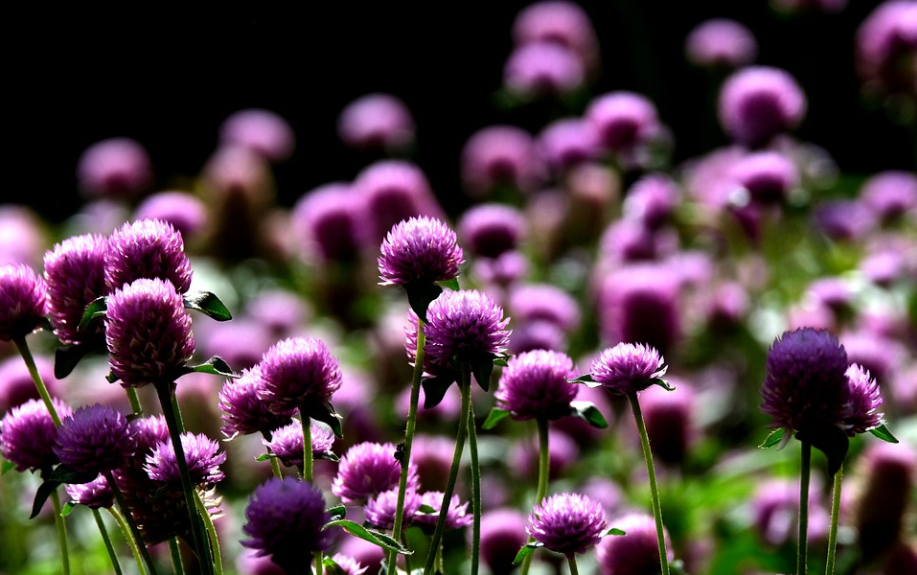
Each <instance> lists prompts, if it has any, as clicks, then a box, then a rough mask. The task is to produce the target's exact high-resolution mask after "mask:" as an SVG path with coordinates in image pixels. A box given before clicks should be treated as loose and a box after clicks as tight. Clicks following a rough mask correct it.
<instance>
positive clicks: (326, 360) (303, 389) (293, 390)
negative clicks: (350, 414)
mask: <svg viewBox="0 0 917 575" xmlns="http://www.w3.org/2000/svg"><path fill="white" fill-rule="evenodd" d="M260 366H261V382H262V383H261V387H260V389H259V390H258V392H257V394H258V397H259V398H260V399H261V400H262V401H265V402H266V403H267V406H268V409H270V410H271V411H273V412H274V413H284V412H288V411H289V410H291V409H297V408H298V409H299V410H300V413H301V414H302V416H303V417H307V416H309V413H310V412H312V411H313V410H315V409H320V408H323V407H324V406H325V405H326V404H327V403H328V402H329V400H330V399H331V396H332V394H334V392H335V391H337V390H338V389H339V388H340V387H341V367H340V364H339V363H338V360H337V359H335V358H334V356H332V355H331V352H330V351H329V350H328V348H327V347H326V346H325V344H324V343H323V342H322V341H320V340H318V339H315V338H302V337H292V338H287V339H284V340H281V341H279V342H277V343H276V344H274V345H273V346H271V348H270V349H269V350H267V351H266V352H265V353H264V357H263V358H262V360H261V363H260Z"/></svg>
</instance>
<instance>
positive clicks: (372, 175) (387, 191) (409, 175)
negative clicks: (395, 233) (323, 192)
mask: <svg viewBox="0 0 917 575" xmlns="http://www.w3.org/2000/svg"><path fill="white" fill-rule="evenodd" d="M353 185H354V189H355V190H356V191H357V193H359V194H360V195H361V196H362V200H361V201H362V203H363V205H365V210H366V212H365V213H367V214H368V215H369V222H368V229H369V237H370V241H373V240H375V241H382V240H383V239H384V238H385V234H386V233H387V232H388V231H389V230H391V229H392V227H393V226H394V225H395V224H397V223H398V222H400V221H402V220H406V219H408V218H413V217H416V216H429V217H434V218H440V219H442V218H443V217H444V216H443V214H442V208H441V207H440V206H439V203H438V202H437V200H436V196H435V195H434V194H433V191H432V190H431V189H430V182H429V181H428V180H427V176H426V174H424V172H423V170H421V169H420V168H419V167H418V166H417V165H415V164H412V163H410V162H406V161H402V160H382V161H379V162H376V163H374V164H370V165H369V166H367V167H366V168H364V169H363V170H362V171H361V172H360V173H359V174H357V177H356V179H355V180H354V182H353Z"/></svg>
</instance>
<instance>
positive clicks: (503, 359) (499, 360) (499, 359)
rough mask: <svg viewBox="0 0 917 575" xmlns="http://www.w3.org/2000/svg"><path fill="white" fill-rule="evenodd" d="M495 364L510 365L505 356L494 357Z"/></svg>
mask: <svg viewBox="0 0 917 575" xmlns="http://www.w3.org/2000/svg"><path fill="white" fill-rule="evenodd" d="M494 365H498V366H500V367H509V363H507V362H506V357H505V356H504V357H497V358H496V359H494Z"/></svg>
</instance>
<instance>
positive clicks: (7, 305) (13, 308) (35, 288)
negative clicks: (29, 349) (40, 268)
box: [0, 264, 47, 341]
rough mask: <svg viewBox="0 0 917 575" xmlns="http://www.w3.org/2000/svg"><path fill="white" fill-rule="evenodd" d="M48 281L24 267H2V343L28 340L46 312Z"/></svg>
mask: <svg viewBox="0 0 917 575" xmlns="http://www.w3.org/2000/svg"><path fill="white" fill-rule="evenodd" d="M46 291H47V290H46V288H45V282H44V281H42V279H41V277H39V276H38V275H37V274H36V273H35V272H34V271H33V270H32V268H30V267H29V266H27V265H25V264H9V265H5V266H0V341H11V340H13V339H15V338H21V337H25V336H26V335H27V334H30V333H32V332H33V331H35V330H36V329H38V327H39V325H40V324H41V320H42V319H43V318H44V316H45V313H47V304H46V303H45V298H46Z"/></svg>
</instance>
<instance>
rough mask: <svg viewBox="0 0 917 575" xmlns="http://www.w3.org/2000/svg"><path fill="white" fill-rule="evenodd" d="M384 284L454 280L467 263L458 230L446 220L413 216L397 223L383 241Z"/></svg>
mask: <svg viewBox="0 0 917 575" xmlns="http://www.w3.org/2000/svg"><path fill="white" fill-rule="evenodd" d="M381 251H382V255H380V256H379V258H378V262H379V273H380V276H379V277H380V279H382V285H421V284H431V283H434V282H438V281H445V280H451V279H454V278H455V277H457V276H458V273H459V266H461V265H462V264H463V263H465V260H464V258H463V257H462V248H461V247H459V245H458V243H457V240H456V235H455V232H454V231H452V229H450V228H449V226H447V225H446V224H444V223H443V222H441V221H439V220H437V219H433V218H428V217H424V216H421V217H417V218H410V219H408V220H405V221H402V222H400V223H398V224H396V225H395V227H393V228H392V229H391V231H390V232H389V233H388V235H387V236H386V238H385V241H383V242H382V247H381Z"/></svg>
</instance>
